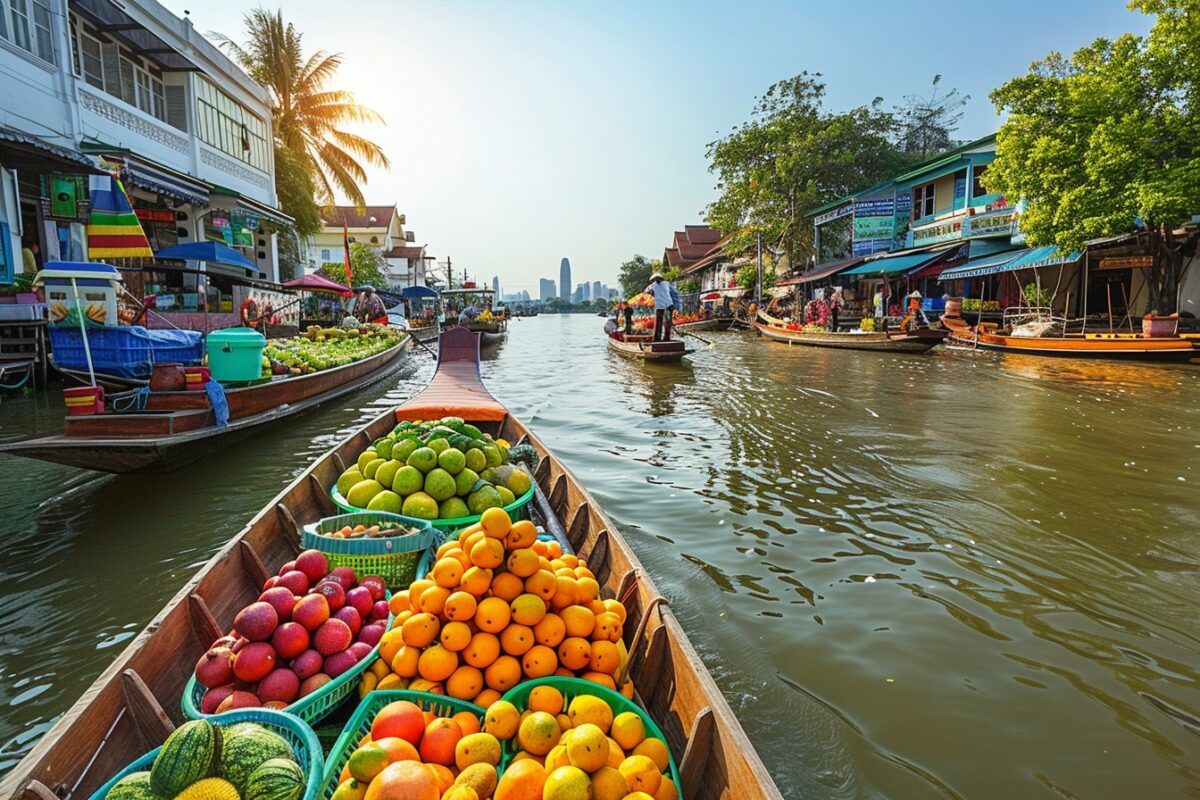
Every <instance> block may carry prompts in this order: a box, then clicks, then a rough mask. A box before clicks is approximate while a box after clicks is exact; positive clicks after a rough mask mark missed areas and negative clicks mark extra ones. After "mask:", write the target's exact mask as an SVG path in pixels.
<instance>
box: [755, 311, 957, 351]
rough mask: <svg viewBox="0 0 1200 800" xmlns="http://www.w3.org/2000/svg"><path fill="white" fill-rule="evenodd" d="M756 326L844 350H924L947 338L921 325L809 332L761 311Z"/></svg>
mask: <svg viewBox="0 0 1200 800" xmlns="http://www.w3.org/2000/svg"><path fill="white" fill-rule="evenodd" d="M758 313H759V317H760V320H766V321H765V322H763V321H760V320H755V321H754V323H753V325H754V329H755V330H757V331H758V332H759V334H761V335H762V336H765V337H766V338H768V339H774V340H775V341H777V342H786V343H788V344H801V345H808V346H809V347H831V348H836V349H841V350H874V351H880V352H897V353H924V352H926V351H928V350H930V349H932V348H934V347H936V346H937V345H938V344H940V343H941V342H942V340H943V339H945V338H946V331H944V330H935V329H933V328H918V329H916V330H914V331H910V332H904V331H811V332H810V331H806V330H804V329H803V328H800V327H799V326H794V327H788V324H787V323H785V322H784V321H783V320H781V319H776V318H774V317H771V316H768V315H767V314H764V313H763V312H761V311H760V312H758Z"/></svg>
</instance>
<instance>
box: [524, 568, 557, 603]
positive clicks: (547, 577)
mask: <svg viewBox="0 0 1200 800" xmlns="http://www.w3.org/2000/svg"><path fill="white" fill-rule="evenodd" d="M525 591H527V592H529V593H530V594H536V595H537V596H538V597H540V598H542V599H543V600H545V601H546V602H550V598H552V597H554V593H555V592H556V591H558V581H557V580H556V579H555V577H554V573H553V572H550V571H549V570H544V569H539V570H538V571H537V572H535V573H533V574H532V575H530V576H529V577H528V578H526V579H525Z"/></svg>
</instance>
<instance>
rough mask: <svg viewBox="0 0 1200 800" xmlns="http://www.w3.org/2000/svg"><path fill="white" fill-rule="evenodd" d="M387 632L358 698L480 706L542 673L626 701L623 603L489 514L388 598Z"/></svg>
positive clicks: (528, 527) (574, 562)
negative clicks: (378, 692)
mask: <svg viewBox="0 0 1200 800" xmlns="http://www.w3.org/2000/svg"><path fill="white" fill-rule="evenodd" d="M390 608H391V611H392V613H393V615H394V617H395V619H394V621H393V627H392V628H391V630H389V631H387V632H386V633H385V634H384V635H383V637H382V640H381V641H380V649H379V654H380V660H379V661H377V662H376V663H375V664H373V665H372V667H371V669H370V670H368V671H367V672H366V673H364V675H363V681H362V684H361V685H360V687H359V690H360V693H362V694H363V695H364V696H365V695H366V693H367V692H370V691H371V690H373V689H411V690H414V691H423V692H433V693H436V694H445V695H449V696H450V697H454V698H457V699H460V700H467V701H470V702H473V703H475V704H476V705H479V706H483V707H484V708H486V707H487V706H489V705H491V704H492V703H494V702H495V701H496V700H499V699H500V695H501V694H503V693H504V692H506V691H508V690H509V689H511V688H512V687H514V686H516V685H517V684H518V683H520V682H522V681H525V680H530V679H534V678H544V677H547V676H549V675H568V676H573V677H580V678H585V679H587V680H590V681H594V682H595V683H598V684H600V685H602V686H605V687H607V688H609V689H613V690H618V691H620V692H621V693H622V694H624V695H625V696H626V697H632V695H633V686H632V684H631V683H629V681H628V680H626V679H625V678H624V677H623V675H622V672H623V670H622V666H623V663H624V661H625V657H626V654H625V649H624V645H623V643H622V642H621V633H622V630H623V627H624V625H625V607H624V606H623V605H621V603H620V602H619V601H617V600H604V599H601V597H600V584H599V583H598V582H597V580H596V576H595V575H594V574H593V573H592V571H591V570H589V569H588V568H587V564H586V563H584V561H583V560H582V559H580V558H578V557H577V556H575V555H573V554H570V553H563V552H562V548H561V547H560V546H559V545H558V544H557V543H555V542H543V541H539V540H538V538H537V528H536V527H535V526H534V525H533V523H532V522H529V521H528V520H519V521H517V522H513V521H512V520H511V519H510V518H509V516H508V514H506V513H505V512H504V510H503V509H499V508H490V509H488V510H487V511H486V512H484V514H483V516H482V517H481V518H480V520H479V522H478V523H476V524H474V525H472V526H470V527H468V528H466V529H465V530H463V531H462V532H461V534H460V535H459V538H457V539H451V540H449V541H447V542H446V543H445V544H443V545H442V546H441V547H440V548H438V551H437V560H436V562H435V563H434V566H433V569H432V570H431V571H430V573H429V574H428V575H427V576H426V577H425V578H422V579H420V580H416V581H413V583H412V584H411V585H410V586H409V588H408V589H407V590H405V591H400V592H396V593H395V594H393V595H392V597H391V600H390Z"/></svg>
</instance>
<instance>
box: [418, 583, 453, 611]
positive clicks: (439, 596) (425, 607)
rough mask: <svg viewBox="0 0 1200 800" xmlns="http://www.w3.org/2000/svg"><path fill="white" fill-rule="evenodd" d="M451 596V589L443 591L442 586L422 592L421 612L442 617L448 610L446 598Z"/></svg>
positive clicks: (431, 587)
mask: <svg viewBox="0 0 1200 800" xmlns="http://www.w3.org/2000/svg"><path fill="white" fill-rule="evenodd" d="M449 596H450V590H449V589H443V588H442V587H441V586H430V587H429V588H428V589H426V590H425V591H423V592H421V612H422V613H425V614H433V615H434V616H435V617H436V616H439V615H441V613H442V611H443V610H444V609H445V608H446V598H447V597H449Z"/></svg>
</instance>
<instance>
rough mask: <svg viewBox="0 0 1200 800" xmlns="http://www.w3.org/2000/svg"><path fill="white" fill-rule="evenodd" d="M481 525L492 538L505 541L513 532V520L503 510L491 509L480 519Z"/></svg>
mask: <svg viewBox="0 0 1200 800" xmlns="http://www.w3.org/2000/svg"><path fill="white" fill-rule="evenodd" d="M479 525H480V526H481V527H482V528H483V532H484V533H486V534H487V535H488V536H489V537H490V538H494V539H503V538H504V537H505V536H507V535H508V532H509V531H510V530H512V520H511V519H510V518H509V516H508V513H507V512H506V511H505V510H504V509H503V508H489V509H488V510H487V511H484V512H483V515H482V516H480V517H479Z"/></svg>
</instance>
